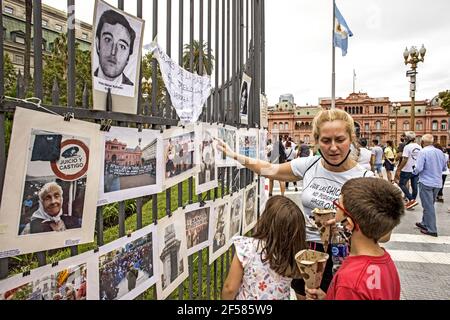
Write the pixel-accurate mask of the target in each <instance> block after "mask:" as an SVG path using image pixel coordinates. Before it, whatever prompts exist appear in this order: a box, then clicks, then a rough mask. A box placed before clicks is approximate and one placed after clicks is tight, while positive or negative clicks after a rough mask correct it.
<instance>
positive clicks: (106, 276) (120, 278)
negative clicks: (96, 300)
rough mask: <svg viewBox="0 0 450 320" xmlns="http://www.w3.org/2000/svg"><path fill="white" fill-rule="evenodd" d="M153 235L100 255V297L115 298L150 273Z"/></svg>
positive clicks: (136, 284) (149, 275) (129, 289)
mask: <svg viewBox="0 0 450 320" xmlns="http://www.w3.org/2000/svg"><path fill="white" fill-rule="evenodd" d="M152 236H153V234H152V233H151V234H148V235H146V236H144V237H142V238H139V239H137V240H135V241H132V242H130V243H127V244H125V245H124V246H122V247H121V248H118V249H115V250H113V251H110V252H108V253H106V254H105V255H102V256H100V259H99V277H100V287H99V290H100V292H99V293H100V299H101V300H115V299H120V298H121V297H122V296H124V295H125V294H127V293H128V292H130V291H131V290H133V289H134V288H135V287H136V286H138V285H139V284H140V283H142V282H144V281H145V280H146V279H148V278H150V277H152V276H153V240H152Z"/></svg>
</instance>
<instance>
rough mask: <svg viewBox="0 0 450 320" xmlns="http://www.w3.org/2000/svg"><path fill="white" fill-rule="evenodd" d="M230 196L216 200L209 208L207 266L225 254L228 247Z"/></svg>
mask: <svg viewBox="0 0 450 320" xmlns="http://www.w3.org/2000/svg"><path fill="white" fill-rule="evenodd" d="M229 202H230V196H227V197H225V198H223V199H217V200H216V201H214V204H213V206H212V208H211V210H212V214H211V223H210V226H209V238H210V239H211V244H210V246H209V264H211V263H213V262H214V261H215V260H216V259H217V258H218V257H220V256H221V255H222V254H224V253H225V251H227V250H228V248H229V247H230V243H229V241H228V240H229V238H228V237H229V235H230V231H229V230H230V203H229Z"/></svg>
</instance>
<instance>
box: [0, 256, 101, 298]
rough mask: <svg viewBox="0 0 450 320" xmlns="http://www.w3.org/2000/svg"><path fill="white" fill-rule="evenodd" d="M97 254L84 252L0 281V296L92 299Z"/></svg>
mask: <svg viewBox="0 0 450 320" xmlns="http://www.w3.org/2000/svg"><path fill="white" fill-rule="evenodd" d="M95 269H96V254H95V253H94V251H88V252H85V253H83V254H80V255H77V256H75V257H71V258H68V259H65V260H61V261H59V262H58V264H56V265H55V266H53V265H52V264H48V265H45V266H43V267H40V268H37V269H33V270H31V271H30V274H29V275H26V276H23V274H22V273H20V274H17V275H15V276H12V277H10V278H7V279H5V280H1V281H0V300H92V299H95V298H96V294H95V292H94V291H93V290H92V288H91V285H92V284H93V283H95V282H96V280H97V279H96V272H95Z"/></svg>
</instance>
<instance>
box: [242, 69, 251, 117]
mask: <svg viewBox="0 0 450 320" xmlns="http://www.w3.org/2000/svg"><path fill="white" fill-rule="evenodd" d="M251 84H252V78H250V77H249V76H248V75H246V74H245V73H244V74H242V83H241V90H240V91H239V92H240V95H239V114H240V116H241V123H242V124H248V101H249V96H250V86H251Z"/></svg>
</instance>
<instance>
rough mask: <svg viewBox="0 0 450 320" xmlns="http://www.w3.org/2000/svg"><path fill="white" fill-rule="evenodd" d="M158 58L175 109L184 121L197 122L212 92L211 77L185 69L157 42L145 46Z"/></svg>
mask: <svg viewBox="0 0 450 320" xmlns="http://www.w3.org/2000/svg"><path fill="white" fill-rule="evenodd" d="M144 49H148V50H150V52H152V53H153V57H154V58H155V59H156V60H158V63H159V67H160V69H161V75H162V78H163V80H164V84H165V85H166V88H167V92H169V95H170V101H171V102H172V105H173V107H174V108H175V111H176V112H177V115H178V117H180V121H181V122H182V123H186V124H187V123H195V122H197V120H198V118H199V116H200V115H201V114H202V111H203V105H204V104H205V102H206V100H207V99H208V97H209V96H210V94H211V88H212V86H211V78H210V77H209V76H208V75H204V76H203V75H198V74H196V73H192V72H189V71H187V70H185V69H183V68H182V67H181V66H180V65H179V64H178V63H176V62H175V61H173V60H172V59H171V58H170V57H169V56H168V55H167V53H165V52H164V50H163V49H162V48H161V47H160V46H159V45H158V44H157V43H156V42H152V43H150V44H148V45H146V46H145V47H144Z"/></svg>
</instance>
